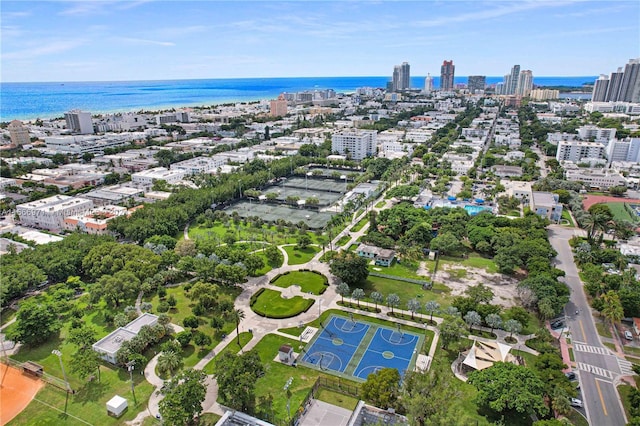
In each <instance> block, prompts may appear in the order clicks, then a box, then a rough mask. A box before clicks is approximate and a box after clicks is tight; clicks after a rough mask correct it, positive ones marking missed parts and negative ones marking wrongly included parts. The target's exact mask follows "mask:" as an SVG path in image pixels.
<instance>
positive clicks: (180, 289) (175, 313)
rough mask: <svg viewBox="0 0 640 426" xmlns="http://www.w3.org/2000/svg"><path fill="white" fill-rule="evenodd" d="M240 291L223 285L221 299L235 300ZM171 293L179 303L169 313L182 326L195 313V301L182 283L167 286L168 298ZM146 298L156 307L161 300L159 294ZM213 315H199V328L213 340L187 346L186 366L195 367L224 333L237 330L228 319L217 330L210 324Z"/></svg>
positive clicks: (184, 358) (220, 291) (184, 359)
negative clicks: (202, 345) (207, 343)
mask: <svg viewBox="0 0 640 426" xmlns="http://www.w3.org/2000/svg"><path fill="white" fill-rule="evenodd" d="M239 293H240V289H239V288H226V287H221V288H220V289H219V300H220V301H222V300H227V301H230V302H233V301H234V300H235V298H236V296H237V295H238V294H239ZM170 295H173V296H174V297H175V298H176V301H177V304H176V307H175V308H173V309H171V310H170V311H169V312H167V313H168V314H169V316H170V317H171V322H172V323H174V324H177V325H179V326H181V327H182V326H183V324H182V321H183V320H184V319H185V318H186V317H188V316H191V315H193V312H192V310H191V308H193V306H195V303H193V302H192V301H191V299H189V297H187V295H186V294H185V292H184V286H182V285H181V286H177V287H169V288H167V296H166V297H167V298H168V297H169V296H170ZM145 300H146V301H148V302H151V304H152V306H153V307H154V309H155V308H156V307H157V306H158V304H159V302H160V298H159V297H158V295H157V294H155V295H154V296H153V297H151V298H147V299H145ZM213 315H215V314H214V313H213V312H211V313H207V314H206V316H200V317H198V319H199V321H200V325H199V327H198V330H199V331H202V332H203V333H204V334H206V335H207V336H209V337H211V340H212V341H211V344H210V345H208V346H204V347H202V348H198V349H195V348H194V347H193V346H191V345H190V346H189V347H187V348H185V350H184V351H183V353H182V356H183V361H184V366H185V367H193V366H194V365H196V364H197V363H198V361H200V360H201V359H202V358H203V357H204V356H205V355H206V354H208V353H209V351H210V350H211V349H213V348H214V347H215V346H216V345H217V344H218V343H220V341H221V340H222V334H225V333H226V334H229V333H230V332H232V331H234V330H235V327H236V325H235V322H233V321H227V322H225V324H224V327H223V328H222V330H220V331H219V332H216V330H214V329H213V328H212V327H211V325H210V321H211V318H212V317H213Z"/></svg>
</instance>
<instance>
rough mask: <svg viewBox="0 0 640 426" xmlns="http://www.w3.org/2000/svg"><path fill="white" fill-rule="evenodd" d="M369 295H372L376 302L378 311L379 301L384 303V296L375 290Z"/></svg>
mask: <svg viewBox="0 0 640 426" xmlns="http://www.w3.org/2000/svg"><path fill="white" fill-rule="evenodd" d="M369 297H371V300H373V302H374V303H375V304H376V312H378V303H382V301H383V300H384V296H382V294H380V293H378V292H377V291H374V292H372V293H371V294H370V295H369Z"/></svg>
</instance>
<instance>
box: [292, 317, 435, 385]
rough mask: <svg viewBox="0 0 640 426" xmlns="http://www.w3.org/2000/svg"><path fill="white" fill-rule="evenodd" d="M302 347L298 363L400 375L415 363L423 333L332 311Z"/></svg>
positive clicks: (361, 375)
mask: <svg viewBox="0 0 640 426" xmlns="http://www.w3.org/2000/svg"><path fill="white" fill-rule="evenodd" d="M320 329H321V331H320V333H318V334H316V336H314V338H313V339H312V340H311V342H309V344H308V345H307V347H306V348H305V349H304V350H303V356H302V359H301V364H303V365H307V366H309V367H312V368H317V369H320V370H322V371H326V372H332V373H334V374H336V375H344V376H350V377H349V378H352V379H353V378H355V379H357V380H366V379H367V376H368V375H369V374H371V373H375V372H376V371H378V370H380V369H382V368H395V369H397V370H398V371H399V372H400V374H401V375H404V373H405V371H408V370H410V369H411V368H413V366H414V365H415V362H416V359H417V357H418V352H419V350H420V348H421V347H422V343H423V342H424V336H421V335H418V334H415V333H411V332H408V331H404V330H402V329H401V328H400V327H397V328H396V329H393V328H391V327H385V326H382V325H379V324H371V323H368V322H365V321H361V320H354V319H353V318H352V317H349V318H345V317H341V316H336V315H332V316H330V317H329V318H328V319H327V320H326V321H325V323H324V324H322V325H321V327H320Z"/></svg>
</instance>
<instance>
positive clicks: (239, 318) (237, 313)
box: [231, 309, 244, 346]
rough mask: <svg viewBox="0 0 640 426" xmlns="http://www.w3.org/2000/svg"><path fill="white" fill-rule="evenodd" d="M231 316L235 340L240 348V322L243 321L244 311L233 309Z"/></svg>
mask: <svg viewBox="0 0 640 426" xmlns="http://www.w3.org/2000/svg"><path fill="white" fill-rule="evenodd" d="M231 315H232V316H233V319H234V321H235V322H236V338H237V339H238V346H240V321H242V320H243V319H244V311H243V310H242V309H234V310H233V311H232V312H231Z"/></svg>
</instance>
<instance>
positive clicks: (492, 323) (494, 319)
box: [484, 314, 502, 333]
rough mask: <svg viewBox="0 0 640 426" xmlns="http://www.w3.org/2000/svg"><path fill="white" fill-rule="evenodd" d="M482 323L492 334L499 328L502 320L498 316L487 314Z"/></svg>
mask: <svg viewBox="0 0 640 426" xmlns="http://www.w3.org/2000/svg"><path fill="white" fill-rule="evenodd" d="M484 321H485V322H486V323H487V325H488V326H489V327H491V333H493V329H494V328H500V326H501V325H502V318H501V317H500V315H498V314H489V315H487V317H486V318H485V319H484Z"/></svg>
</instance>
